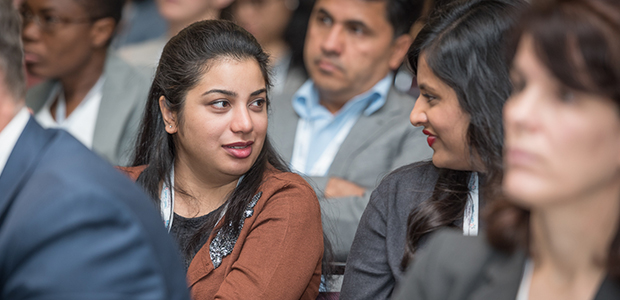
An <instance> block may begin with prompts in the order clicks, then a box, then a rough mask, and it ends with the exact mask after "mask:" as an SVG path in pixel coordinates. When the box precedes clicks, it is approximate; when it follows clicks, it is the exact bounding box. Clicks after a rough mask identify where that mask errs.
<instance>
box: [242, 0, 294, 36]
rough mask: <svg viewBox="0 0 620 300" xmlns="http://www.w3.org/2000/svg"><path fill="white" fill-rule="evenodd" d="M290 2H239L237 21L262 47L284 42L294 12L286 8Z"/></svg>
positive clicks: (285, 0)
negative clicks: (274, 42) (285, 32)
mask: <svg viewBox="0 0 620 300" xmlns="http://www.w3.org/2000/svg"><path fill="white" fill-rule="evenodd" d="M287 1H290V0H237V1H235V2H234V6H233V14H234V16H235V20H236V21H237V22H238V24H239V25H241V26H242V27H243V28H245V30H247V31H248V32H249V33H251V34H252V35H253V36H254V37H255V38H256V40H258V42H259V43H261V44H262V45H265V44H267V43H270V42H273V41H278V40H282V39H283V38H284V31H285V30H286V26H287V25H288V22H289V20H290V18H291V15H292V14H293V12H292V11H291V10H290V9H288V8H287V7H286V3H287Z"/></svg>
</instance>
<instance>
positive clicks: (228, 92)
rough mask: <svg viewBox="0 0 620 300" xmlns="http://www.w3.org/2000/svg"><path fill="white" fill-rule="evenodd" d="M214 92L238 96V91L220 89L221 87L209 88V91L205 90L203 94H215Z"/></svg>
mask: <svg viewBox="0 0 620 300" xmlns="http://www.w3.org/2000/svg"><path fill="white" fill-rule="evenodd" d="M214 93H218V94H224V95H227V96H231V97H237V93H235V92H233V91H227V90H220V89H212V90H208V91H206V92H204V93H203V94H202V95H203V96H206V95H208V94H214Z"/></svg>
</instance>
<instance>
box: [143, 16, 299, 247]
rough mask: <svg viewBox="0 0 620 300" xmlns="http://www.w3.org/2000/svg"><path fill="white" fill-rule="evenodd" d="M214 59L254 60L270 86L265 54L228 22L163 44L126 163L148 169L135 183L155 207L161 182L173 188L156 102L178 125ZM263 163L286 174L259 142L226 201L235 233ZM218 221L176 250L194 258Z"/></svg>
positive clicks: (170, 142) (169, 140)
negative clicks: (174, 116)
mask: <svg viewBox="0 0 620 300" xmlns="http://www.w3.org/2000/svg"><path fill="white" fill-rule="evenodd" d="M220 58H228V59H234V60H239V61H240V60H245V59H253V60H255V61H256V62H258V65H259V66H260V69H261V72H262V74H263V77H264V79H265V84H266V86H267V87H268V88H269V86H270V81H269V69H268V60H269V58H268V56H267V54H265V52H263V49H262V48H261V46H260V45H259V44H258V42H257V41H256V39H255V38H254V37H253V36H252V35H251V34H250V33H248V32H247V31H245V30H244V29H243V28H241V27H240V26H238V25H235V24H234V23H232V22H229V21H216V20H207V21H200V22H196V23H194V24H192V25H190V26H188V27H187V28H185V29H183V30H182V31H181V32H179V34H178V35H176V36H175V37H173V38H172V39H171V40H170V41H169V42H168V44H166V47H165V48H164V51H163V53H162V55H161V58H160V60H159V66H158V67H157V72H156V74H155V79H154V80H153V85H152V86H151V90H150V93H149V98H148V102H147V103H146V109H145V112H144V117H143V119H142V123H141V124H140V131H139V134H138V140H137V142H136V146H135V153H134V158H133V163H132V165H133V166H140V165H148V167H147V168H146V169H145V170H144V171H143V172H142V173H141V174H140V176H139V177H138V181H137V182H138V183H139V184H140V185H142V186H143V187H144V189H145V190H146V192H147V193H148V194H149V195H150V196H151V198H152V199H153V201H155V203H156V204H157V207H159V202H160V199H159V188H160V183H161V182H166V184H167V185H168V186H173V185H172V184H171V178H170V171H171V169H172V168H173V164H174V159H175V157H176V134H172V135H171V134H168V133H167V132H166V130H165V126H166V124H165V123H164V120H163V117H162V114H161V111H160V107H159V99H160V97H161V96H163V97H164V98H165V103H166V105H167V106H168V107H169V108H170V110H171V111H173V112H176V113H177V116H178V121H179V122H182V120H183V107H184V104H185V97H186V95H187V92H188V91H189V90H191V89H192V88H193V87H194V86H196V84H197V83H198V81H199V80H200V78H201V76H202V74H204V72H206V70H207V69H208V67H209V65H210V62H212V61H214V60H216V59H220ZM267 108H269V97H268V96H267ZM269 164H271V165H272V166H273V167H275V168H276V169H278V170H280V171H288V167H287V166H286V164H285V163H283V161H282V159H281V158H280V157H279V156H278V155H277V153H276V151H275V150H274V149H273V147H272V145H271V143H270V142H269V138H268V137H265V142H264V145H263V148H262V149H261V152H260V154H259V155H258V158H257V159H256V162H254V164H253V165H252V167H251V168H250V170H249V171H248V172H247V173H246V174H245V177H244V178H243V181H241V183H240V184H239V185H238V186H237V187H236V188H235V189H234V190H233V192H232V193H231V194H230V196H229V197H228V199H227V209H226V213H225V215H224V218H225V219H226V220H227V221H229V222H232V228H239V224H240V222H241V220H242V218H243V212H244V210H245V207H246V206H247V204H248V202H249V201H250V200H251V199H252V197H253V196H254V194H256V193H257V191H258V189H259V187H260V185H261V183H262V180H263V174H264V173H265V170H266V169H267V167H268V165H269ZM174 189H175V192H179V193H184V194H187V192H185V191H184V190H183V189H182V186H181V185H176V186H175V187H174ZM189 196H191V195H189ZM218 219H219V215H217V214H213V216H212V217H211V218H210V219H208V220H207V221H206V222H205V224H204V225H203V226H201V228H200V230H198V232H197V233H196V234H195V235H194V236H193V237H192V238H191V239H190V243H189V245H188V247H187V249H181V250H182V251H184V252H185V253H186V254H190V255H191V254H193V253H195V251H196V250H197V249H196V248H197V247H198V246H199V244H200V241H201V240H202V239H203V238H204V237H205V236H207V237H208V236H209V235H210V233H211V231H212V230H213V229H214V226H215V225H216V223H217V221H218Z"/></svg>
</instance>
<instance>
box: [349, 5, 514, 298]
mask: <svg viewBox="0 0 620 300" xmlns="http://www.w3.org/2000/svg"><path fill="white" fill-rule="evenodd" d="M524 6H525V4H524V2H523V1H519V0H512V1H510V0H505V1H499V0H478V1H467V3H463V2H455V3H453V4H452V5H447V6H443V7H442V8H441V10H438V11H435V12H434V13H433V14H432V15H431V17H430V21H429V22H428V23H427V24H426V25H425V27H424V28H423V29H422V31H421V32H420V33H419V34H418V36H417V37H416V40H415V41H414V43H413V45H412V46H411V48H410V49H409V52H408V54H407V56H408V57H407V59H408V61H409V63H410V64H411V66H412V67H413V70H414V71H415V73H416V74H417V80H418V84H419V87H420V97H419V98H418V100H417V101H416V103H415V107H414V109H413V111H412V112H411V116H410V119H411V123H412V124H413V125H414V126H423V127H424V131H423V132H424V133H425V134H427V135H428V139H427V142H428V144H429V146H430V147H431V148H432V149H433V151H434V153H433V158H432V163H430V162H426V163H416V164H412V165H408V166H405V167H402V168H400V169H398V170H396V171H394V172H393V173H392V174H390V175H389V176H388V177H386V178H385V179H384V180H383V181H382V183H381V184H380V186H379V187H378V188H377V189H376V190H375V191H374V192H373V194H372V197H371V200H370V203H369V204H368V206H367V208H366V210H365V212H364V215H363V217H362V219H361V221H360V225H359V227H358V230H357V233H356V236H355V240H354V242H353V247H352V249H351V253H350V255H349V258H348V261H347V266H346V270H345V276H344V282H343V286H342V290H341V294H340V296H341V299H356V300H358V299H373V300H374V299H387V298H390V296H391V294H392V291H393V289H394V286H395V285H397V284H398V283H399V282H400V280H401V278H402V276H403V272H404V269H405V268H406V267H407V265H408V264H409V261H410V260H411V258H412V257H413V255H414V253H415V252H416V250H417V249H418V247H419V246H420V245H421V244H422V241H423V239H424V237H425V236H426V235H427V234H428V233H429V232H432V231H435V230H437V229H439V228H442V227H457V228H462V234H465V235H476V234H477V232H478V230H479V227H480V222H479V218H478V215H479V211H480V209H481V208H482V206H483V204H484V201H483V199H485V198H486V199H489V198H490V197H493V196H494V194H496V193H497V190H498V189H499V182H500V180H501V178H500V177H501V174H502V157H501V154H502V143H503V132H502V125H501V124H502V107H503V104H504V102H505V101H506V99H507V98H508V96H509V95H510V91H511V87H512V86H511V83H510V80H509V72H508V71H509V68H508V61H507V60H506V59H505V57H504V47H503V44H504V39H505V37H506V35H507V32H508V31H509V30H511V29H512V27H513V25H514V24H516V19H517V15H518V12H519V11H521V8H523V7H524ZM479 186H480V188H478V187H479Z"/></svg>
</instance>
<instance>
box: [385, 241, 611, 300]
mask: <svg viewBox="0 0 620 300" xmlns="http://www.w3.org/2000/svg"><path fill="white" fill-rule="evenodd" d="M416 255H417V254H416ZM526 259H527V257H526V255H525V253H524V252H523V251H516V252H515V253H513V254H511V255H508V254H505V253H503V252H500V251H498V250H496V249H494V248H492V247H491V246H490V245H489V244H488V243H487V242H486V238H485V236H477V237H465V236H463V234H462V232H459V231H454V230H444V231H439V232H437V233H436V234H435V235H434V236H433V237H432V238H431V239H430V240H429V241H428V246H427V247H426V248H424V249H422V250H420V253H419V255H417V256H416V258H415V261H414V264H413V266H412V268H411V270H410V271H409V272H408V274H407V276H406V278H405V279H404V280H403V283H402V285H401V286H400V289H398V290H397V291H396V293H395V297H394V299H396V300H406V299H416V300H434V299H437V300H460V299H463V300H465V299H468V300H487V299H493V300H504V299H505V300H509V299H510V300H514V299H515V297H516V296H517V291H518V290H519V285H520V284H521V278H522V276H523V269H524V267H525V260H526ZM594 299H595V300H603V299H605V300H607V299H609V300H611V299H620V284H619V283H618V282H617V281H613V280H611V279H609V278H605V281H603V284H602V285H601V287H600V289H599V291H598V293H597V294H596V297H595V298H594Z"/></svg>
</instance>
